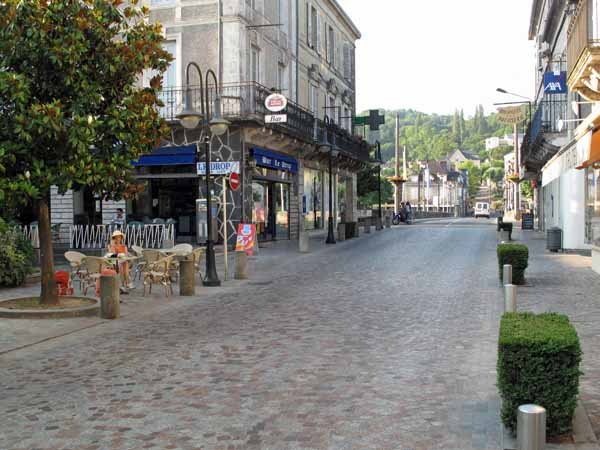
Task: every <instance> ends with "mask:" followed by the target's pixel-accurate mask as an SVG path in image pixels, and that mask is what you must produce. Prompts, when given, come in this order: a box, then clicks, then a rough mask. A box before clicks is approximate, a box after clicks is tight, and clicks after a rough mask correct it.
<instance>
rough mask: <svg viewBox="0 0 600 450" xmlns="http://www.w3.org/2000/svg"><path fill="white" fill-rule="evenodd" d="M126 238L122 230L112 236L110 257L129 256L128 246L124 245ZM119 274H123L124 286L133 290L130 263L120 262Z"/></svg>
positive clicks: (109, 250)
mask: <svg viewBox="0 0 600 450" xmlns="http://www.w3.org/2000/svg"><path fill="white" fill-rule="evenodd" d="M124 238H125V235H124V234H123V232H122V231H121V230H116V231H115V232H114V233H113V234H112V238H111V241H110V245H109V246H108V253H109V254H110V256H112V257H119V256H129V252H128V251H127V246H126V245H125V244H124V243H123V239H124ZM119 273H120V274H121V279H122V280H123V285H124V286H127V287H128V288H130V289H133V287H134V286H133V283H131V282H130V280H129V261H122V262H119Z"/></svg>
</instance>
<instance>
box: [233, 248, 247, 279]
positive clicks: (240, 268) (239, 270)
mask: <svg viewBox="0 0 600 450" xmlns="http://www.w3.org/2000/svg"><path fill="white" fill-rule="evenodd" d="M234 278H235V279H236V280H247V279H248V254H247V253H246V252H235V275H234Z"/></svg>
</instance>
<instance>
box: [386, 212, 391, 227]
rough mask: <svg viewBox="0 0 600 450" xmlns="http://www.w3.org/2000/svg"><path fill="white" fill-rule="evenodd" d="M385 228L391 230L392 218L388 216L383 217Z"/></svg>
mask: <svg viewBox="0 0 600 450" xmlns="http://www.w3.org/2000/svg"><path fill="white" fill-rule="evenodd" d="M385 227H386V228H392V216H390V215H389V214H386V215H385Z"/></svg>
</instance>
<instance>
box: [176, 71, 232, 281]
mask: <svg viewBox="0 0 600 450" xmlns="http://www.w3.org/2000/svg"><path fill="white" fill-rule="evenodd" d="M191 67H194V68H195V69H196V70H197V71H198V76H199V78H200V112H198V111H196V110H195V109H194V108H193V105H192V94H191V89H190V68H191ZM209 77H210V78H212V79H213V81H214V86H215V92H216V94H217V95H216V97H215V102H214V108H213V110H214V116H213V117H212V118H211V114H210V99H209V89H208V82H209ZM185 83H186V95H185V106H184V110H183V111H182V112H181V113H180V114H178V115H177V118H178V119H179V121H180V122H181V125H182V126H183V127H184V128H186V129H188V130H193V129H195V128H196V127H197V126H198V125H200V123H201V122H202V126H203V127H205V128H207V129H208V130H209V131H210V134H209V133H207V134H206V135H205V136H204V142H203V143H204V151H205V154H204V156H205V158H204V161H205V164H206V221H207V224H206V232H207V234H208V236H207V238H206V275H205V277H204V280H203V281H202V284H203V285H204V286H210V287H214V286H220V285H221V281H220V280H219V275H218V274H217V265H216V261H215V247H214V245H215V244H214V241H213V237H212V233H213V226H212V225H213V224H212V218H213V217H212V205H211V200H212V199H211V186H210V163H211V155H210V143H211V139H212V136H213V135H215V136H221V135H223V134H225V133H226V132H227V130H228V128H229V125H230V123H229V121H227V120H225V119H223V118H222V117H221V103H220V99H219V96H218V94H219V83H218V81H217V77H216V75H215V73H214V72H213V71H212V69H208V70H207V71H206V78H203V76H202V71H201V70H200V67H199V66H198V65H197V64H196V63H195V62H190V63H189V64H188V65H187V67H186V70H185ZM198 160H199V155H198V153H196V161H197V162H198ZM225 245H227V242H225Z"/></svg>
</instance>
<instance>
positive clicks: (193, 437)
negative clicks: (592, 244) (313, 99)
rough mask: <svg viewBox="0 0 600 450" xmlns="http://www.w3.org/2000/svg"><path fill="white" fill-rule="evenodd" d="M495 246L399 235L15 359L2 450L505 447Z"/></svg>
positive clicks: (466, 233)
mask: <svg viewBox="0 0 600 450" xmlns="http://www.w3.org/2000/svg"><path fill="white" fill-rule="evenodd" d="M495 247H496V232H495V227H494V226H493V225H492V224H491V222H487V221H479V222H477V223H475V222H474V221H472V220H471V221H469V220H465V221H462V222H457V223H454V222H453V221H450V222H447V223H446V222H439V223H438V222H432V223H429V224H422V225H415V226H412V227H400V228H395V229H392V230H386V231H384V232H381V233H379V232H378V233H374V234H372V235H371V236H367V237H361V238H360V239H359V240H353V241H347V242H343V243H340V244H338V245H337V246H335V247H330V248H324V249H322V250H319V251H318V252H314V253H312V254H308V255H299V254H298V255H297V256H295V257H294V258H288V259H287V260H286V261H285V262H284V263H279V264H277V265H275V264H274V265H273V267H271V268H270V269H269V270H266V269H265V270H263V271H262V273H254V274H253V277H252V280H251V281H249V282H248V283H246V284H242V285H235V286H233V287H227V288H225V289H224V290H223V291H222V295H210V296H208V297H207V296H199V297H198V299H197V300H196V301H195V302H194V303H190V302H188V303H175V304H174V305H175V306H174V307H173V309H166V308H163V309H162V310H160V313H157V314H155V315H149V314H148V315H145V316H141V317H136V316H135V315H133V314H129V315H128V316H127V317H125V318H123V319H122V320H120V321H115V322H111V323H108V324H104V325H103V326H101V327H92V328H88V329H86V330H82V331H80V332H75V333H72V334H69V335H67V336H63V337H60V338H56V339H52V340H49V341H47V342H44V343H41V344H37V345H34V346H31V347H28V348H25V349H22V350H18V351H13V352H9V353H6V354H4V355H2V356H0V376H1V380H2V386H3V390H2V400H1V402H0V448H2V449H24V450H25V449H27V450H32V449H73V450H75V449H77V450H84V449H88V450H91V449H185V450H187V449H223V450H229V449H272V450H284V449H303V450H304V449H340V450H341V449H344V450H346V449H347V450H350V449H357V450H358V449H373V450H385V449H402V450H409V449H410V450H426V449H427V450H428V449H444V450H458V449H461V450H469V449H499V448H500V445H501V443H500V436H501V431H500V425H499V400H498V397H497V392H496V387H495V364H496V341H497V334H498V320H499V317H500V314H501V311H502V301H501V299H500V295H501V294H500V290H499V285H498V279H497V266H496V259H495ZM266 257H267V256H266V255H260V256H259V258H266ZM579 270H584V269H579ZM585 270H588V271H589V269H585ZM535 273H536V271H535V270H533V274H535ZM586 273H587V272H586ZM590 274H591V271H590ZM590 276H591V275H590ZM546 277H548V276H546ZM535 278H536V277H535V276H534V279H535ZM538 280H539V278H538ZM581 295H582V302H583V299H584V298H587V299H588V300H590V299H589V297H585V295H587V294H586V292H582V294H581ZM142 307H143V303H140V308H142ZM584 386H585V388H586V389H588V388H589V389H591V390H590V391H589V393H587V394H585V395H584V397H585V396H586V395H587V396H588V397H593V395H594V391H593V389H595V388H593V387H592V386H591V384H590V383H589V382H588V381H586V382H584Z"/></svg>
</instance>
